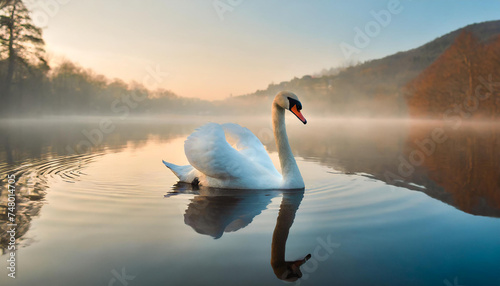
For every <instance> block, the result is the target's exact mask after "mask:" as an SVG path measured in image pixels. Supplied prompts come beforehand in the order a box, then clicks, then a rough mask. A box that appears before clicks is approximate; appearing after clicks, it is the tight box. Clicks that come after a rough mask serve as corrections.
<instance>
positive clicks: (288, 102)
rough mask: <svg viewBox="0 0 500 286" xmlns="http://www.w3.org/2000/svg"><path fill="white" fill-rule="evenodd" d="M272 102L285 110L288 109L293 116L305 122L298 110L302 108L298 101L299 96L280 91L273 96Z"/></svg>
mask: <svg viewBox="0 0 500 286" xmlns="http://www.w3.org/2000/svg"><path fill="white" fill-rule="evenodd" d="M274 103H275V104H276V105H278V106H280V107H282V108H284V109H286V110H290V111H291V112H292V113H293V114H295V116H297V118H298V119H300V121H302V123H304V124H306V123H307V120H306V119H305V118H304V116H303V115H302V113H300V110H301V109H302V103H300V101H299V98H298V97H297V96H296V95H295V94H294V93H292V92H289V91H282V92H280V93H278V94H277V95H276V97H275V98H274Z"/></svg>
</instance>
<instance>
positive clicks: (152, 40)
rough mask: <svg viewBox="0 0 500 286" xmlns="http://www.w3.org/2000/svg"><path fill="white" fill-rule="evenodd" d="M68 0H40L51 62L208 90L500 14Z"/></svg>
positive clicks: (492, 5) (38, 11)
mask: <svg viewBox="0 0 500 286" xmlns="http://www.w3.org/2000/svg"><path fill="white" fill-rule="evenodd" d="M59 2H63V4H58V5H57V6H48V7H43V6H41V4H40V3H42V2H37V1H32V2H31V5H30V7H31V9H32V11H33V12H32V15H33V18H34V20H35V24H40V25H41V26H43V27H44V38H45V41H46V45H47V51H48V52H49V54H50V57H49V60H50V62H52V63H57V62H58V61H60V60H61V59H68V60H70V61H73V62H75V63H77V64H79V65H81V66H82V67H84V68H89V69H92V70H93V71H95V72H96V73H98V74H103V75H105V76H106V77H108V78H111V79H113V78H119V79H123V80H124V81H126V82H131V81H136V82H139V83H146V85H147V86H148V87H159V88H165V89H168V90H171V91H172V92H174V93H175V94H177V95H179V96H182V97H189V98H201V99H205V100H218V99H224V98H226V97H229V96H230V95H234V96H237V95H242V94H248V93H252V92H254V91H256V90H257V89H265V88H266V87H267V86H268V84H270V83H272V82H274V83H279V82H281V81H287V80H290V79H292V78H293V77H301V76H303V75H306V74H314V73H317V72H320V71H321V70H322V69H324V68H327V69H328V68H331V67H338V66H343V65H347V64H349V63H353V62H362V61H366V60H370V59H376V58H381V57H384V56H387V55H390V54H393V53H396V52H398V51H405V50H409V49H412V48H416V47H418V46H420V45H422V44H425V43H427V42H429V41H431V40H433V39H435V38H437V37H439V36H442V35H444V34H446V33H448V32H450V31H453V30H456V29H458V28H461V27H463V26H466V25H469V24H473V23H477V22H484V21H489V20H494V19H498V15H497V14H496V11H498V10H499V8H500V2H498V1H485V2H481V5H478V4H476V3H473V2H472V1H470V2H465V1H462V2H452V1H440V2H439V3H429V2H425V3H422V2H410V1H405V0H401V1H371V2H368V3H367V2H366V1H351V2H349V3H346V2H339V1H336V2H334V3H332V2H322V3H317V2H315V3H306V2H301V1H289V2H287V3H286V5H284V4H281V3H269V2H263V1H257V2H255V1H252V2H250V1H244V0H240V1H232V2H231V3H233V6H228V5H229V4H227V3H229V2H227V1H219V2H218V1H190V2H187V1H184V2H183V1H168V2H166V3H163V2H158V1H152V0H151V1H143V2H141V3H137V2H134V1H120V2H118V1H116V0H113V1H106V2H102V1H100V2H97V1H95V0H91V1H85V2H81V1H79V2H77V1H59ZM59 2H54V3H59ZM217 3H218V4H217ZM220 3H222V4H220ZM216 4H217V5H218V6H217V5H216ZM221 5H222V6H221ZM224 5H225V6H224ZM388 5H394V6H393V7H394V9H395V11H398V12H397V13H396V14H391V19H390V20H389V21H388V24H387V25H386V26H381V27H380V31H379V32H378V33H376V35H375V36H374V37H372V38H370V40H369V42H368V44H367V45H366V47H363V48H360V49H359V51H358V52H359V53H355V54H353V55H352V56H351V57H349V58H347V57H346V56H345V54H344V53H343V52H342V50H341V47H340V45H341V44H342V43H346V44H348V45H352V46H354V43H353V41H354V37H355V35H356V32H355V28H356V27H359V28H362V29H363V27H365V26H366V25H367V24H368V23H370V21H373V20H374V15H373V12H375V13H380V11H382V10H387V9H388ZM431 5H432V6H431ZM215 6H217V7H218V8H219V9H222V10H219V11H217V9H216V8H215ZM96 7H97V8H96ZM118 8H119V9H118ZM224 9H226V10H224ZM423 15H425V22H422V16H423ZM256 19H258V21H256ZM443 19H446V20H445V21H443ZM408 35H411V36H408ZM155 77H156V80H154V78H155Z"/></svg>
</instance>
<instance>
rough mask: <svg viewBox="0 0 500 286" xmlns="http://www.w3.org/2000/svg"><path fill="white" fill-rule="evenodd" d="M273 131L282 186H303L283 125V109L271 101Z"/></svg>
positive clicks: (293, 187)
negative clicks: (281, 175)
mask: <svg viewBox="0 0 500 286" xmlns="http://www.w3.org/2000/svg"><path fill="white" fill-rule="evenodd" d="M272 113H273V131H274V139H275V140H276V147H277V148H278V155H279V158H280V164H281V172H282V174H283V187H285V188H290V189H295V188H297V189H299V188H304V181H303V179H302V176H301V175H300V171H299V167H298V166H297V162H295V158H294V157H293V153H292V149H291V148H290V143H288V136H287V134H286V125H285V109H284V108H282V107H281V106H279V105H278V104H276V103H275V102H273V109H272Z"/></svg>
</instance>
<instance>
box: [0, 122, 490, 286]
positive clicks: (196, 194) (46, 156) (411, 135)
mask: <svg viewBox="0 0 500 286" xmlns="http://www.w3.org/2000/svg"><path fill="white" fill-rule="evenodd" d="M308 119H309V123H308V124H307V125H305V126H304V125H302V124H301V123H300V122H298V121H297V120H294V118H292V117H288V118H287V120H288V134H289V136H290V141H291V145H292V149H293V152H294V154H295V155H296V158H297V161H298V165H299V168H300V169H301V172H302V175H303V177H304V181H305V183H306V189H305V190H304V191H279V190H266V191H262V190H261V191H235V190H217V189H206V188H201V189H193V188H192V187H191V186H190V185H188V186H186V185H179V184H176V183H177V180H176V177H175V176H174V175H173V174H172V173H171V172H170V171H169V170H168V169H167V168H165V166H164V165H163V164H162V162H161V160H162V159H165V160H168V161H170V162H174V163H178V164H184V163H187V160H186V158H185V156H184V150H183V142H184V140H185V139H186V137H187V136H188V135H189V134H190V133H191V132H192V131H193V130H194V129H195V128H196V127H198V126H200V125H202V124H203V123H204V122H206V121H207V120H206V119H202V118H200V119H190V120H181V119H179V120H176V121H173V122H172V121H170V120H140V119H137V120H131V121H129V122H124V121H122V120H119V119H111V120H112V122H111V124H107V125H106V124H104V125H102V126H100V125H99V120H100V119H99V118H93V119H79V120H76V119H73V120H62V121H59V120H45V121H29V120H26V121H16V122H6V121H4V122H2V123H1V124H0V133H1V134H2V135H1V139H0V140H2V142H1V150H0V158H1V161H0V162H1V163H0V171H1V172H0V174H1V185H0V191H1V203H0V223H1V224H2V230H0V237H1V245H0V246H1V248H2V253H3V254H2V256H1V262H0V265H1V266H2V267H1V270H0V275H1V276H0V282H1V285H118V286H121V285H125V286H128V285H129V286H134V285H138V286H139V285H141V286H144V285H284V284H285V283H288V284H293V285H446V286H448V285H469V286H471V285H500V219H499V217H500V125H499V124H477V125H470V126H468V125H465V124H461V125H458V124H450V125H443V124H440V123H434V124H423V123H410V122H391V121H381V120H371V121H356V120H351V121H342V120H327V119H318V118H308ZM212 120H213V121H218V122H227V121H231V122H237V123H240V124H241V125H244V126H247V127H249V128H250V129H251V130H252V131H253V132H254V133H255V134H256V135H257V136H258V137H259V138H260V139H261V141H262V142H263V143H264V145H265V146H266V148H267V149H268V151H269V153H270V156H271V158H272V159H273V161H274V162H275V164H278V156H277V153H276V147H275V146H274V141H273V138H272V131H271V129H270V128H271V127H270V123H269V122H268V121H269V120H251V121H250V120H244V119H236V120H235V119H223V118H220V119H212ZM108 123H109V122H108ZM103 127H104V128H103ZM103 131H108V132H107V133H105V132H103ZM85 134H87V135H85ZM8 175H15V177H16V183H15V187H16V192H17V195H18V199H17V209H16V219H17V220H16V223H17V225H18V227H17V229H16V237H17V243H18V245H17V246H18V247H19V249H18V251H17V253H16V279H12V278H9V277H8V276H7V274H8V272H9V271H8V269H7V261H6V260H7V259H8V258H9V255H10V252H9V250H8V243H9V233H7V230H8V229H9V228H8V227H7V224H8V212H9V210H8V208H7V206H8V205H7V202H8V191H7V188H8V178H7V176H8ZM273 237H274V238H273ZM283 249H286V253H285V255H286V260H287V261H295V260H298V259H302V258H304V257H305V256H306V255H307V254H311V255H312V257H311V259H310V260H309V261H307V262H306V263H305V264H304V265H302V266H301V271H302V278H300V279H298V280H296V281H295V282H292V283H289V282H284V281H282V280H280V279H279V278H284V277H283V271H282V270H280V269H273V267H272V265H271V263H270V260H271V256H272V255H278V254H279V252H280V251H282V250H283Z"/></svg>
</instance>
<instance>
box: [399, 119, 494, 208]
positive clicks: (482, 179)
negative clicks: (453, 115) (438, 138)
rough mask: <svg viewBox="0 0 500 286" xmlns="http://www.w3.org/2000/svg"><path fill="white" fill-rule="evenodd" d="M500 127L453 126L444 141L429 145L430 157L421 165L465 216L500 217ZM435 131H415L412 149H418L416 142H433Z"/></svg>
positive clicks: (491, 125) (422, 129)
mask: <svg viewBox="0 0 500 286" xmlns="http://www.w3.org/2000/svg"><path fill="white" fill-rule="evenodd" d="M499 127H500V126H498V125H494V124H484V125H478V126H471V125H469V126H461V127H459V128H456V130H454V129H453V128H452V126H448V127H443V130H444V136H445V137H443V139H444V140H445V141H444V142H442V143H436V144H432V143H428V146H429V147H428V151H429V152H428V154H430V155H426V157H425V160H424V162H423V164H422V166H423V168H424V169H425V170H426V171H427V174H428V178H429V179H430V180H432V181H434V182H435V183H436V184H437V185H439V186H440V187H442V188H443V190H444V191H446V192H447V193H450V194H451V200H450V201H449V202H448V203H451V204H453V205H454V206H456V207H457V208H459V209H461V210H463V211H465V212H468V213H472V214H479V215H487V216H496V217H499V216H500V128H499ZM436 128H438V127H435V126H425V127H421V128H412V131H411V133H410V135H411V136H410V138H409V147H410V148H413V149H417V148H419V146H417V145H416V143H415V142H422V140H424V138H430V137H431V135H430V134H432V132H433V131H434V130H436ZM427 142H429V141H427ZM433 146H435V147H434V148H433ZM417 150H418V149H417Z"/></svg>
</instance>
